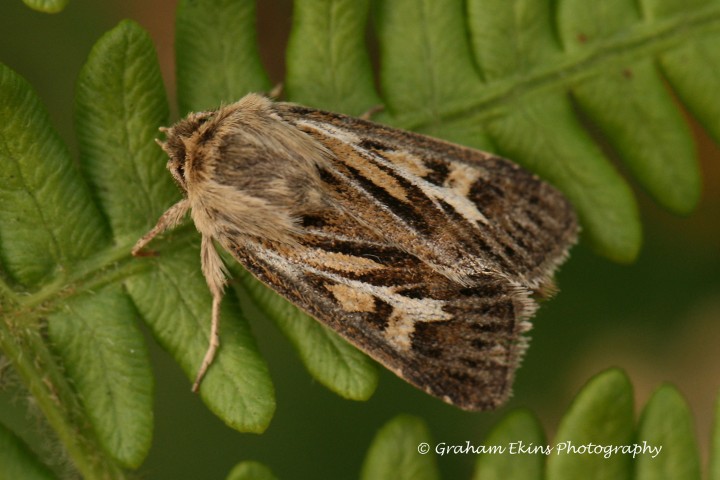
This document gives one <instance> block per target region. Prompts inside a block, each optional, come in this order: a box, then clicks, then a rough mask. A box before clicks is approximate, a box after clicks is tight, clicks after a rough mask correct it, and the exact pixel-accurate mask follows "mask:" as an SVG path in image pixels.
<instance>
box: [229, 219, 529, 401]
mask: <svg viewBox="0 0 720 480" xmlns="http://www.w3.org/2000/svg"><path fill="white" fill-rule="evenodd" d="M304 226H305V228H306V235H305V236H303V238H302V243H301V244H300V245H296V246H292V247H288V246H284V245H278V244H272V243H257V242H254V241H249V242H247V243H244V244H242V245H238V244H233V243H232V238H237V236H234V237H233V236H227V237H221V242H222V243H223V244H224V245H223V246H224V247H225V248H226V249H227V250H228V251H230V252H231V253H232V254H233V256H234V257H235V258H236V259H237V260H238V261H239V262H240V263H242V264H243V265H244V266H245V267H246V268H247V269H248V270H249V271H250V272H251V273H253V274H254V275H255V276H256V277H257V278H259V279H260V280H261V281H263V282H264V283H266V284H269V285H272V287H273V289H274V290H276V291H277V292H278V293H280V294H281V295H283V296H284V297H286V298H287V299H288V300H290V301H291V302H293V303H294V304H296V305H297V306H299V307H300V308H302V309H303V310H305V311H307V312H308V313H310V314H311V315H313V316H314V317H316V318H317V319H319V320H320V321H322V322H323V323H325V324H326V325H328V326H329V327H330V328H332V329H333V330H335V331H336V332H338V333H339V334H340V335H342V336H343V337H344V338H346V339H347V340H348V341H349V342H351V343H353V344H354V345H356V346H357V347H359V348H360V349H361V350H363V351H365V352H366V353H368V354H369V355H370V356H371V357H373V358H374V359H376V360H377V361H379V362H380V363H382V364H384V365H385V366H386V367H388V368H389V369H390V370H391V371H393V372H395V373H396V374H397V375H399V376H400V377H402V378H404V379H405V380H407V381H409V382H410V383H412V384H414V385H416V386H418V387H420V388H422V389H423V390H425V391H426V392H428V393H430V394H432V395H435V396H437V397H440V398H442V399H443V400H445V401H447V402H450V403H452V404H455V405H457V406H459V407H461V408H464V409H469V410H486V409H491V408H495V407H497V406H498V405H500V404H502V403H503V402H504V401H505V400H506V399H507V397H508V395H509V393H510V387H511V384H512V379H513V374H514V371H515V368H516V366H517V363H518V361H519V358H520V356H521V355H522V352H523V351H524V348H525V343H524V338H523V337H522V335H521V333H522V332H523V331H524V330H526V329H527V327H528V324H527V323H526V322H525V320H526V319H527V318H528V317H529V316H531V315H532V313H533V311H534V308H535V304H534V302H532V300H530V299H529V298H528V292H527V290H525V289H524V288H522V287H518V286H514V285H512V284H511V283H510V282H508V281H507V279H505V278H502V277H499V276H497V275H495V274H494V273H484V274H478V275H475V276H473V277H472V279H471V280H472V284H471V285H467V286H464V285H460V284H458V283H456V282H453V281H452V280H449V279H448V278H447V277H445V276H444V275H441V274H439V273H437V272H436V271H434V270H433V269H432V268H430V267H429V266H428V265H427V264H426V263H425V262H423V261H421V260H419V259H418V258H417V257H415V256H413V255H411V254H409V253H407V252H405V251H403V250H402V249H400V248H397V247H394V246H391V245H388V244H387V243H386V242H385V241H384V239H383V238H381V237H379V236H378V235H377V234H375V233H374V232H373V231H372V230H370V229H367V228H364V227H358V225H357V224H355V223H354V222H353V220H352V219H350V218H348V217H347V216H344V215H342V214H340V213H338V212H335V213H330V212H328V213H327V214H324V215H322V216H318V217H306V218H305V219H304ZM350 231H351V232H352V235H347V234H346V232H350Z"/></svg>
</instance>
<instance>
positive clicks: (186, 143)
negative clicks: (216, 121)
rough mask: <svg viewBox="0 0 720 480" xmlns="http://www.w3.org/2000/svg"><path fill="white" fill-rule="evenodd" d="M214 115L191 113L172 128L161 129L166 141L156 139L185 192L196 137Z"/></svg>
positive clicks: (213, 113)
mask: <svg viewBox="0 0 720 480" xmlns="http://www.w3.org/2000/svg"><path fill="white" fill-rule="evenodd" d="M214 115H215V112H214V111H209V112H199V113H191V114H190V115H188V116H187V117H186V118H185V119H183V120H181V121H179V122H178V123H176V124H175V125H173V126H172V127H170V128H166V127H160V132H161V133H163V134H164V135H165V140H164V141H163V140H160V139H155V141H156V142H157V144H158V145H160V147H161V148H162V149H163V150H164V151H165V153H167V154H168V162H167V169H168V170H169V171H170V173H171V174H172V176H173V178H174V179H175V182H177V184H178V185H179V186H180V188H182V189H183V191H184V192H187V190H188V179H187V174H188V172H189V171H190V169H191V165H190V161H191V156H190V155H188V152H189V150H191V149H192V142H193V141H194V136H195V135H196V132H198V130H200V129H201V127H202V125H204V124H205V123H206V122H208V121H209V120H211V119H212V118H213V116H214Z"/></svg>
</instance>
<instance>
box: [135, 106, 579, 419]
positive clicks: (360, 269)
mask: <svg viewBox="0 0 720 480" xmlns="http://www.w3.org/2000/svg"><path fill="white" fill-rule="evenodd" d="M161 130H163V131H164V133H165V135H166V140H165V141H163V142H160V141H159V142H158V143H159V144H160V145H161V146H162V148H163V149H164V150H165V152H167V154H168V156H169V160H168V164H167V167H168V169H169V170H170V172H171V173H172V175H173V177H174V178H175V181H176V182H177V184H178V185H179V187H180V189H181V190H182V192H183V194H184V198H183V199H182V200H180V201H179V202H178V203H176V204H175V205H173V206H172V207H170V209H168V210H167V211H166V212H165V213H164V214H163V215H162V217H161V218H160V220H159V221H158V222H157V225H156V226H155V227H154V228H153V229H152V230H151V231H150V232H148V233H147V234H146V235H145V236H144V237H142V238H141V239H140V240H139V241H138V242H137V244H136V245H135V246H134V248H133V251H132V252H133V254H134V255H141V254H142V251H143V248H144V247H145V246H146V245H147V244H148V243H149V242H150V241H151V240H152V239H153V238H154V237H155V236H156V235H158V234H159V233H161V232H163V231H164V230H166V229H169V228H172V227H174V226H176V225H177V224H178V223H179V222H180V221H181V220H182V218H183V217H184V215H185V214H186V213H187V211H188V210H190V211H191V216H192V219H193V221H194V223H195V226H196V227H197V230H198V231H199V232H200V233H201V235H202V242H201V263H202V271H203V274H204V276H205V279H206V281H207V284H208V287H209V289H210V292H211V293H212V297H213V306H212V327H211V342H210V346H209V348H208V351H207V353H206V355H205V358H204V359H203V362H202V365H201V367H200V370H199V372H198V376H197V379H196V381H195V384H194V386H193V389H194V390H197V388H198V386H199V384H200V381H201V379H202V378H203V376H204V375H205V373H206V371H207V370H208V368H209V367H210V366H211V363H212V361H213V358H214V356H215V354H216V350H217V348H218V346H219V339H218V327H219V322H220V318H219V315H220V314H219V306H220V301H221V299H222V296H223V289H224V286H225V283H226V273H225V269H224V265H223V262H222V260H221V258H220V256H219V254H218V252H217V251H216V249H215V246H214V244H213V242H216V243H217V244H218V245H219V246H220V247H222V248H223V249H225V250H226V251H228V252H229V253H230V254H231V255H232V256H233V257H234V258H235V259H236V260H237V261H238V262H239V263H240V264H242V265H243V266H244V267H245V268H246V269H247V270H248V271H250V272H251V273H252V274H253V275H254V276H255V277H256V278H257V279H258V280H260V281H261V282H263V283H264V284H266V285H267V286H269V287H270V288H272V289H273V290H275V291H276V292H277V293H279V294H280V295H281V296H283V297H285V299H287V300H289V301H290V302H292V303H293V304H295V305H297V306H298V307H300V308H301V309H302V310H304V311H305V312H307V313H308V314H310V315H311V316H313V317H315V318H316V319H317V320H319V321H320V322H322V323H323V324H325V325H327V326H328V327H330V328H331V329H333V330H334V331H336V332H338V333H339V334H340V335H341V336H343V337H344V338H345V339H346V340H347V341H349V342H350V343H351V344H353V345H355V346H356V347H358V348H359V349H360V350H362V351H364V352H365V353H367V354H368V355H369V356H370V357H372V358H373V359H375V360H376V361H378V362H380V363H381V364H383V365H384V366H385V367H387V368H388V369H390V370H391V371H393V372H394V373H396V374H397V375H398V376H400V377H401V378H403V379H404V380H406V381H408V382H409V383H411V384H413V385H415V386H417V387H419V388H421V389H423V390H424V391H426V392H427V393H429V394H431V395H434V396H436V397H439V398H440V399H442V400H444V401H445V402H447V403H450V404H453V405H456V406H458V407H460V408H462V409H466V410H486V409H492V408H495V407H497V406H499V405H501V404H502V403H503V402H504V401H505V400H506V399H507V398H508V396H509V394H510V390H511V384H512V381H513V377H514V372H515V370H516V368H517V366H518V362H519V361H520V358H521V357H522V355H523V352H524V350H525V349H526V345H527V341H526V338H525V336H524V335H523V333H524V332H526V331H527V330H528V329H529V327H530V324H529V322H528V320H529V319H530V318H531V317H532V315H533V314H534V312H535V310H536V308H537V304H536V300H535V298H536V297H540V298H545V297H548V296H549V295H550V294H552V293H553V292H554V291H555V287H554V284H553V280H552V275H553V273H554V271H555V270H556V268H557V267H558V266H559V265H560V264H561V263H562V262H563V261H564V260H565V258H566V257H567V252H568V249H569V247H570V246H571V245H572V244H573V243H574V242H575V240H576V236H577V231H578V227H577V222H576V218H575V214H574V213H573V210H572V208H571V206H570V204H569V203H568V201H567V200H566V199H565V197H564V196H563V195H562V194H561V193H560V192H558V191H557V190H556V189H555V188H553V187H552V186H550V185H549V184H548V183H545V182H544V181H542V180H540V179H539V178H538V177H537V176H535V175H533V174H531V173H529V172H528V171H526V170H524V169H522V168H520V167H519V166H518V165H516V164H514V163H512V162H510V161H508V160H505V159H503V158H499V157H497V156H495V155H492V154H490V153H485V152H481V151H478V150H473V149H469V148H465V147H462V146H458V145H453V144H450V143H447V142H444V141H442V140H437V139H434V138H430V137H427V136H424V135H420V134H417V133H411V132H407V131H403V130H398V129H394V128H390V127H386V126H383V125H380V124H377V123H373V122H370V121H367V120H364V119H359V118H353V117H348V116H345V115H340V114H337V113H330V112H325V111H321V110H315V109H313V108H308V107H304V106H300V105H296V104H292V103H284V102H274V101H272V100H270V99H268V98H266V97H264V96H261V95H258V94H248V95H247V96H245V97H243V98H242V99H241V100H239V101H237V102H236V103H233V104H230V105H227V106H223V107H220V108H218V109H217V110H213V111H207V112H202V113H192V114H190V115H189V116H188V117H187V118H185V119H184V120H181V121H180V122H178V123H177V124H175V125H174V126H173V127H171V128H167V129H161Z"/></svg>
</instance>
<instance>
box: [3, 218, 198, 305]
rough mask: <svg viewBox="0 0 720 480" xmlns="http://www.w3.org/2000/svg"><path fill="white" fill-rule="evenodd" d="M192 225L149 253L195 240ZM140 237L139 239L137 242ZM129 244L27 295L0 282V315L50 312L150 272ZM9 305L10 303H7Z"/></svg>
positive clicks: (157, 243) (156, 242)
mask: <svg viewBox="0 0 720 480" xmlns="http://www.w3.org/2000/svg"><path fill="white" fill-rule="evenodd" d="M197 236H198V233H197V230H195V228H193V225H192V224H190V223H188V224H187V225H183V226H181V227H178V228H176V229H175V230H173V232H172V233H171V234H169V235H168V236H167V238H164V239H157V240H154V241H153V244H152V245H151V246H150V248H151V249H152V250H158V251H161V253H160V255H162V254H163V253H162V252H172V251H174V250H175V249H177V248H182V247H183V246H186V245H187V244H188V243H189V242H191V241H192V240H193V239H196V238H198V237H197ZM139 237H140V235H138V238H139ZM132 246H133V245H132V244H121V245H114V246H111V247H108V248H106V249H104V250H101V251H99V252H96V253H95V254H94V255H92V256H90V257H88V258H86V259H83V260H81V261H78V262H77V263H76V264H75V265H74V266H72V270H71V271H70V272H69V273H68V274H67V275H59V276H57V277H55V278H53V279H52V281H51V282H49V283H47V284H45V285H43V286H42V287H41V288H40V289H39V290H37V291H35V292H33V293H30V294H27V293H25V292H22V291H17V290H16V289H13V288H12V287H11V286H10V285H9V284H8V283H6V282H0V297H2V300H3V301H2V303H1V304H2V305H3V310H2V314H3V315H10V316H14V315H18V314H23V315H36V314H42V313H43V312H52V311H54V310H55V307H57V306H58V304H61V303H64V302H66V301H67V300H68V299H69V298H72V297H74V296H76V295H82V294H84V293H87V292H88V291H92V290H97V289H99V288H102V287H103V286H105V285H109V284H111V283H114V282H119V281H122V280H124V279H126V278H129V277H131V276H133V275H137V274H139V273H143V272H148V271H151V270H152V269H153V268H154V262H152V261H148V260H147V259H144V258H135V257H133V256H132V255H131V254H130V251H131V249H132ZM8 301H9V302H8Z"/></svg>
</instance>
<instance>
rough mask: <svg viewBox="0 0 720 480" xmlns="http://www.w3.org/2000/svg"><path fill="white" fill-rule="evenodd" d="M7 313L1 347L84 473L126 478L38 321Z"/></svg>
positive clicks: (0, 328) (1, 330)
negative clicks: (96, 432)
mask: <svg viewBox="0 0 720 480" xmlns="http://www.w3.org/2000/svg"><path fill="white" fill-rule="evenodd" d="M13 318H18V317H10V316H8V317H6V321H2V322H0V349H2V351H3V352H4V353H5V355H6V357H7V358H8V359H9V360H10V362H11V363H12V364H13V366H14V367H15V369H16V371H17V372H18V374H19V375H20V378H21V380H22V382H23V384H24V386H25V388H26V389H27V390H28V392H29V393H30V394H31V395H32V397H33V400H34V402H35V403H36V404H37V406H38V408H39V409H40V410H41V411H42V413H43V414H44V415H45V418H46V419H47V421H48V423H49V425H50V426H51V427H52V429H53V430H54V431H55V433H56V435H57V437H58V439H59V440H60V442H61V443H62V445H63V446H64V448H65V450H66V452H67V454H68V456H69V457H70V459H71V460H72V462H73V464H74V466H75V468H76V469H77V471H78V472H79V473H80V475H81V476H82V477H83V478H85V479H88V480H95V479H103V480H105V479H108V480H110V479H125V478H127V477H126V475H125V473H124V472H123V470H122V469H121V468H120V467H119V466H118V465H117V463H115V461H114V460H112V459H111V458H109V457H108V456H107V455H106V454H105V453H104V452H103V449H102V447H101V446H100V445H99V443H98V441H97V439H96V438H95V435H94V433H93V431H92V427H91V426H90V423H89V421H88V420H87V419H86V418H84V416H82V408H80V405H79V400H78V398H77V396H76V395H75V393H74V392H73V390H72V388H71V387H70V385H69V384H68V383H67V381H66V379H65V378H64V376H63V375H62V372H61V370H60V368H58V366H57V363H56V361H55V359H54V358H53V356H52V353H51V352H50V350H49V348H48V346H47V344H46V343H45V342H44V341H43V339H42V337H41V335H40V332H39V328H38V325H39V324H38V322H37V321H33V319H32V318H28V317H27V316H26V317H24V318H23V319H22V321H21V322H20V324H14V322H13V321H12V319H13Z"/></svg>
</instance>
